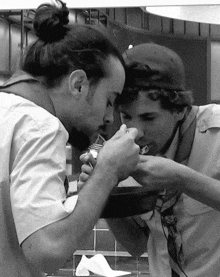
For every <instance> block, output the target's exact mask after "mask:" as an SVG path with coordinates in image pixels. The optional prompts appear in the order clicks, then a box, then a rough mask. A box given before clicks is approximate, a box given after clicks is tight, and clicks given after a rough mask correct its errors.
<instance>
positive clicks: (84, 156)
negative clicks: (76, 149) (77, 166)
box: [79, 153, 89, 163]
mask: <svg viewBox="0 0 220 277" xmlns="http://www.w3.org/2000/svg"><path fill="white" fill-rule="evenodd" d="M79 159H80V161H81V162H83V163H88V161H89V156H88V153H83V154H82V155H80V157H79Z"/></svg>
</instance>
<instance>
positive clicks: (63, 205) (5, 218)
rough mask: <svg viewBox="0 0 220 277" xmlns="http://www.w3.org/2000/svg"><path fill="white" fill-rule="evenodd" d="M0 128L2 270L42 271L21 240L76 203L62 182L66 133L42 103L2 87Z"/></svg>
mask: <svg viewBox="0 0 220 277" xmlns="http://www.w3.org/2000/svg"><path fill="white" fill-rule="evenodd" d="M0 130H1V131H0V157H1V158H0V276H1V277H6V276H7V277H8V276H10V277H14V276H19V277H30V276H32V277H33V276H44V274H43V273H40V272H37V271H33V272H32V271H31V269H30V267H29V265H28V264H27V262H26V260H25V258H24V256H23V253H22V250H21V247H20V245H21V243H22V242H23V241H24V240H25V239H26V238H27V237H28V236H30V235H31V234H32V233H34V232H36V231H37V230H39V229H40V228H42V227H44V226H46V225H49V224H51V223H53V222H56V221H58V220H61V219H62V218H65V217H67V216H68V215H69V214H70V213H71V212H72V211H73V209H74V207H75V204H76V201H77V197H76V196H72V197H70V198H68V199H66V192H65V188H64V185H63V184H64V179H65V169H66V154H65V153H66V142H67V140H68V133H67V131H66V129H65V128H64V126H63V125H62V123H61V122H60V121H59V119H58V118H56V117H55V116H53V115H51V114H50V113H49V112H47V111H46V110H44V109H43V108H41V107H39V106H37V105H35V104H34V103H33V102H31V101H28V100H26V99H24V98H22V97H20V96H15V95H14V94H7V93H2V92H0Z"/></svg>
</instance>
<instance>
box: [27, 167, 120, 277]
mask: <svg viewBox="0 0 220 277" xmlns="http://www.w3.org/2000/svg"><path fill="white" fill-rule="evenodd" d="M117 181H118V180H117V177H116V175H115V173H114V172H110V171H109V170H108V171H106V172H105V171H104V170H103V168H102V169H100V170H99V169H98V168H97V169H96V170H95V171H94V173H93V174H92V176H91V177H90V179H89V180H88V181H87V182H86V184H85V186H84V187H83V188H82V189H81V190H80V192H79V195H78V201H77V204H76V207H75V209H74V211H73V212H72V213H71V214H70V215H69V216H68V217H66V218H64V219H62V220H60V221H57V222H56V223H53V224H50V225H48V226H46V227H44V228H42V229H40V230H39V231H37V232H35V233H33V234H32V235H31V236H30V237H28V238H27V239H26V240H25V241H24V242H23V244H22V248H23V250H24V253H25V255H26V257H27V258H28V260H29V261H31V262H32V261H33V262H34V263H35V264H38V266H39V267H40V268H41V269H42V270H43V271H46V272H49V273H50V272H53V271H55V270H57V269H58V268H60V267H61V266H62V265H63V263H64V262H65V261H66V260H67V259H68V258H69V257H70V256H71V255H72V253H73V252H75V251H76V250H77V248H78V247H79V245H80V244H83V243H84V242H85V240H86V239H87V238H88V236H89V235H90V233H91V231H92V229H93V227H94V225H95V223H96V222H97V220H98V218H99V216H100V214H101V212H102V209H103V207H104V205H105V203H106V201H107V198H108V196H109V194H110V192H111V190H112V187H114V186H115V185H116V184H117Z"/></svg>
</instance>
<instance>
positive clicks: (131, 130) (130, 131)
mask: <svg viewBox="0 0 220 277" xmlns="http://www.w3.org/2000/svg"><path fill="white" fill-rule="evenodd" d="M126 133H127V134H128V135H129V136H131V137H132V138H133V139H135V138H136V137H137V135H138V130H137V129H136V128H128V129H127V132H126Z"/></svg>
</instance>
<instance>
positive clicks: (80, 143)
mask: <svg viewBox="0 0 220 277" xmlns="http://www.w3.org/2000/svg"><path fill="white" fill-rule="evenodd" d="M68 143H69V144H71V145H72V146H73V147H75V148H77V149H78V150H80V151H85V150H86V149H87V148H88V147H89V145H90V144H91V141H90V138H89V136H88V135H86V134H85V133H84V132H82V131H78V130H77V129H76V128H72V130H71V131H70V132H69V139H68Z"/></svg>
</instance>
